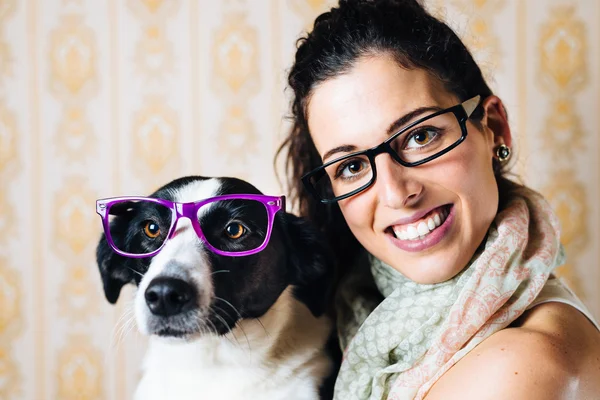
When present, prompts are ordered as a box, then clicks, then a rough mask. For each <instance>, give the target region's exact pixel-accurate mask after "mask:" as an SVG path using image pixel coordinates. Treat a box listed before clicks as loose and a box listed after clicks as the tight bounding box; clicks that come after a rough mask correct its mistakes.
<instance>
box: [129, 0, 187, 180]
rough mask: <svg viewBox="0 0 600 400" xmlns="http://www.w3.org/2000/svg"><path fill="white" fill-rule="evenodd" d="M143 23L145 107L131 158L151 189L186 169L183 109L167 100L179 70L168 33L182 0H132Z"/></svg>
mask: <svg viewBox="0 0 600 400" xmlns="http://www.w3.org/2000/svg"><path fill="white" fill-rule="evenodd" d="M128 5H129V8H130V10H131V12H132V16H133V17H134V18H135V19H136V22H137V23H138V25H139V33H140V35H139V36H140V37H139V39H138V42H137V44H136V45H135V57H134V61H133V62H134V63H135V69H136V71H137V72H138V73H139V78H138V79H139V80H140V82H139V83H140V87H141V88H142V90H141V91H140V93H139V94H138V95H139V96H140V97H141V106H140V107H139V109H138V110H137V111H136V112H135V114H134V116H133V119H132V130H131V138H132V140H131V142H132V146H131V151H132V153H133V154H132V155H131V158H130V159H131V160H132V164H133V168H134V170H135V171H136V172H137V176H138V178H139V179H141V180H143V181H145V182H146V185H145V186H146V189H147V191H150V190H153V189H155V188H156V187H157V186H158V185H159V184H162V183H164V182H166V181H168V180H169V179H172V178H173V177H174V176H175V175H176V173H177V171H178V170H179V168H180V162H179V157H177V156H176V154H177V151H178V147H177V145H178V143H179V140H180V136H181V129H180V127H179V124H178V121H179V113H178V111H177V110H174V109H173V108H171V107H170V105H169V104H168V102H167V101H166V97H167V94H168V91H169V90H168V86H166V85H165V81H166V79H167V78H168V77H169V76H170V75H172V74H174V73H175V70H174V63H175V61H177V60H176V58H175V55H174V50H173V38H170V37H169V36H168V29H167V28H168V26H169V25H170V20H171V19H172V17H173V16H174V15H175V14H176V13H178V12H180V8H181V4H180V1H179V0H129V1H128Z"/></svg>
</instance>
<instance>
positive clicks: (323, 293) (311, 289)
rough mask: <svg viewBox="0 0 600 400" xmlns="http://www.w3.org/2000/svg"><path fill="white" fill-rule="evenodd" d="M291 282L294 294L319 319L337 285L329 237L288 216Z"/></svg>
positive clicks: (302, 220)
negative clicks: (328, 241) (334, 285)
mask: <svg viewBox="0 0 600 400" xmlns="http://www.w3.org/2000/svg"><path fill="white" fill-rule="evenodd" d="M283 218H284V226H285V229H284V231H285V237H286V242H287V243H286V246H287V250H288V268H289V274H290V275H289V276H290V282H291V284H292V285H294V286H295V289H294V295H295V297H296V298H297V299H298V300H300V301H302V302H303V303H304V304H306V306H307V307H308V308H309V309H310V311H311V312H312V314H313V315H314V316H316V317H319V316H320V315H322V314H323V313H324V312H325V311H326V309H327V305H328V301H329V299H330V291H331V289H332V285H333V276H334V274H333V256H332V253H331V250H330V249H329V246H328V245H327V243H326V241H325V238H324V237H323V236H322V235H321V234H320V233H319V232H318V231H317V230H316V228H315V227H314V226H313V225H311V224H310V223H309V222H308V221H306V220H304V219H302V218H299V217H297V216H295V215H292V214H288V213H286V214H285V215H284V216H283Z"/></svg>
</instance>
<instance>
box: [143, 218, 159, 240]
mask: <svg viewBox="0 0 600 400" xmlns="http://www.w3.org/2000/svg"><path fill="white" fill-rule="evenodd" d="M144 233H145V234H146V236H148V237H149V238H150V239H156V238H157V237H158V235H160V227H159V226H158V224H157V223H155V222H154V221H147V222H146V225H144Z"/></svg>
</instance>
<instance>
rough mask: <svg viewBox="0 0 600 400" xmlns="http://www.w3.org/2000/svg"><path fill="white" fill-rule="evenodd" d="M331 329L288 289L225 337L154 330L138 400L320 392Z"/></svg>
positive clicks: (314, 394) (295, 396) (281, 396)
mask: <svg viewBox="0 0 600 400" xmlns="http://www.w3.org/2000/svg"><path fill="white" fill-rule="evenodd" d="M261 323H262V325H261ZM330 329H331V324H330V321H329V320H328V319H327V318H326V317H321V318H318V319H317V318H315V317H313V316H312V314H311V313H310V311H309V310H308V309H307V308H306V307H305V306H304V305H303V304H302V303H300V302H298V301H297V300H295V299H294V298H293V296H292V294H291V292H290V288H288V289H287V290H286V291H285V292H284V293H283V294H282V295H281V296H280V298H279V299H278V301H277V302H276V303H275V305H273V307H272V308H271V309H270V310H269V311H268V312H267V313H266V314H265V315H264V316H263V317H262V318H261V319H260V323H259V322H258V321H256V320H245V321H242V322H241V323H239V324H238V326H236V328H235V329H234V330H233V331H232V332H231V333H230V334H228V335H226V336H223V337H217V336H215V335H205V336H202V337H200V338H198V339H197V340H194V341H190V342H184V341H182V340H165V339H161V338H156V337H153V338H151V340H150V344H149V349H148V352H147V354H146V360H145V363H144V376H143V378H142V380H141V382H140V384H139V386H138V389H137V391H136V394H135V400H165V399H177V400H199V399H227V400H235V399H260V400H270V399H282V400H283V399H318V398H319V396H318V386H319V385H320V384H321V383H322V379H323V377H324V376H327V374H328V372H329V370H330V368H331V361H330V360H329V358H328V357H327V356H326V355H325V354H324V353H323V350H322V349H323V348H324V346H325V342H326V341H327V337H328V335H329V332H330Z"/></svg>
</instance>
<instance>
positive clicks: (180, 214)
mask: <svg viewBox="0 0 600 400" xmlns="http://www.w3.org/2000/svg"><path fill="white" fill-rule="evenodd" d="M222 200H254V201H258V202H260V203H262V204H264V206H265V208H266V209H267V215H268V225H267V234H266V236H265V240H264V242H263V243H262V244H261V245H260V246H259V247H257V248H256V249H253V250H246V251H236V252H231V251H223V250H219V249H217V248H215V247H214V246H212V245H211V244H210V243H209V242H208V240H206V237H205V236H204V233H203V232H202V228H201V227H200V222H199V220H198V210H199V209H200V208H201V207H203V206H205V205H207V204H210V203H214V202H217V201H222ZM123 201H149V202H151V203H156V204H160V205H162V206H164V207H167V208H168V209H170V210H171V226H170V227H169V231H168V232H167V237H166V239H165V240H164V242H163V243H162V244H161V245H160V247H159V248H157V249H156V250H154V251H152V252H150V253H144V254H132V253H127V252H125V251H121V250H119V249H118V248H117V246H116V245H115V243H114V241H113V239H112V236H111V234H110V222H109V211H110V207H112V206H113V205H114V204H116V203H120V202H123ZM280 210H284V211H285V196H266V195H256V194H231V195H223V196H215V197H209V198H207V199H204V200H200V201H195V202H191V203H178V202H174V201H169V200H164V199H157V198H153V197H145V196H123V197H109V198H105V199H98V200H96V213H98V215H100V217H101V218H102V227H103V228H104V235H105V237H106V241H107V242H108V245H109V246H110V248H111V249H112V250H113V251H114V252H115V253H117V254H118V255H120V256H123V257H128V258H147V257H153V256H155V255H156V254H158V253H159V252H160V251H161V250H162V249H163V247H165V245H166V244H167V242H168V241H169V240H170V239H172V238H173V236H174V234H175V231H176V229H175V227H176V226H177V222H178V221H179V220H180V219H181V218H187V219H189V220H190V222H191V223H192V227H193V228H194V231H195V232H196V235H198V238H199V239H200V240H201V241H202V243H204V244H205V245H206V247H207V248H208V249H209V250H210V251H212V252H213V253H215V254H218V255H221V256H230V257H243V256H249V255H252V254H256V253H258V252H260V251H262V250H264V248H265V247H267V244H268V243H269V239H270V238H271V232H272V231H273V221H274V220H275V214H276V213H277V212H278V211H280Z"/></svg>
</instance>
